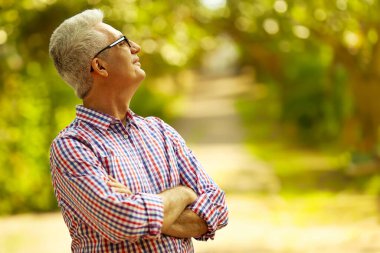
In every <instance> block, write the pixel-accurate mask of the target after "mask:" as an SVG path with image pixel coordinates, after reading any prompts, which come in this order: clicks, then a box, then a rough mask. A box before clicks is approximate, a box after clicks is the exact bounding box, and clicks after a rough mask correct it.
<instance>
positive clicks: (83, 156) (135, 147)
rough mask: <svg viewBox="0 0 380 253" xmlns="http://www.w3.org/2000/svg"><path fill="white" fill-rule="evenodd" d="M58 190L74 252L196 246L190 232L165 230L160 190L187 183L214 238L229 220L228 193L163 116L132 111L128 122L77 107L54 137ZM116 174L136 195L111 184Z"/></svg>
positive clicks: (209, 235) (196, 208)
mask: <svg viewBox="0 0 380 253" xmlns="http://www.w3.org/2000/svg"><path fill="white" fill-rule="evenodd" d="M50 163H51V174H52V181H53V186H54V192H55V195H56V198H57V201H58V204H59V206H60V208H61V211H62V214H63V218H64V220H65V223H66V225H67V227H68V228H69V231H70V235H71V238H72V245H71V249H72V251H73V252H193V251H194V249H193V245H192V242H191V239H190V238H187V239H179V238H174V237H171V236H166V235H164V234H161V227H162V221H163V203H162V199H161V198H160V197H159V196H158V195H157V194H158V193H160V192H162V191H164V190H166V189H169V188H172V187H175V186H178V185H186V186H188V187H190V188H192V189H193V190H194V191H195V192H196V193H197V195H198V198H197V200H196V201H195V202H194V203H193V204H192V205H190V206H188V208H189V209H191V210H192V211H194V212H195V213H196V214H198V215H199V216H200V217H201V218H202V219H204V220H205V221H206V223H207V226H208V232H207V233H206V234H205V235H203V236H202V237H201V238H197V239H199V240H207V239H209V238H213V237H214V234H215V231H216V230H217V229H219V228H221V227H223V226H225V225H226V224H227V219H228V217H227V215H228V211H227V207H226V204H225V197H224V193H223V191H222V190H221V189H220V188H219V187H218V186H217V185H216V184H215V183H214V182H213V181H212V179H211V178H210V177H209V176H208V175H207V174H206V172H205V171H204V169H203V168H202V166H201V165H200V163H199V162H198V161H197V159H196V158H195V157H194V156H193V154H192V152H191V151H190V150H189V148H188V147H187V146H186V145H185V142H184V140H183V139H182V137H181V136H180V135H179V134H178V133H177V132H176V131H175V130H174V129H173V128H172V127H170V126H169V125H167V124H166V123H164V122H163V121H162V120H160V119H158V118H155V117H148V118H143V117H140V116H137V115H136V114H134V113H133V112H131V111H128V113H127V125H126V127H125V126H124V125H123V124H122V123H121V121H120V120H117V119H115V118H114V117H111V116H109V115H106V114H102V113H99V112H96V111H93V110H90V109H87V108H85V107H83V106H77V114H76V118H75V120H74V121H73V122H72V123H71V124H70V125H69V126H68V127H67V128H66V129H64V130H63V131H62V132H61V133H60V134H59V135H58V136H57V138H56V139H55V140H54V141H53V143H52V146H51V154H50ZM109 176H112V177H114V178H115V179H116V180H117V181H119V182H121V183H123V184H125V185H126V186H127V187H128V188H129V189H130V190H131V191H132V192H133V194H121V193H117V192H115V191H113V190H112V188H110V187H109V186H108V185H107V181H108V180H109Z"/></svg>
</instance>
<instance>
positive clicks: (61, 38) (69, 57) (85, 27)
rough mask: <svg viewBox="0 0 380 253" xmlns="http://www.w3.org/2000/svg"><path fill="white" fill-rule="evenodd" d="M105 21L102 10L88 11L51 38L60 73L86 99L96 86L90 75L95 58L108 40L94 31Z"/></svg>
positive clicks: (56, 30)
mask: <svg viewBox="0 0 380 253" xmlns="http://www.w3.org/2000/svg"><path fill="white" fill-rule="evenodd" d="M102 21H103V12H102V11H101V10H98V9H94V10H86V11H83V12H81V13H79V14H77V15H75V16H73V17H71V18H69V19H66V20H65V21H64V22H63V23H62V24H61V25H60V26H58V28H57V29H55V31H54V32H53V34H52V35H51V38H50V44H49V53H50V56H51V58H53V61H54V65H55V67H56V69H57V71H58V73H59V74H60V75H61V77H62V79H63V80H64V81H65V82H66V83H68V84H69V85H70V86H71V87H72V88H73V89H74V90H75V93H76V95H77V96H78V97H79V98H82V99H83V98H84V97H85V96H86V94H87V93H88V92H89V91H90V89H91V86H92V83H93V78H92V76H91V74H90V69H91V60H92V57H94V55H95V54H96V52H97V51H98V50H99V45H102V44H104V41H105V40H106V39H107V38H106V35H105V34H102V33H101V32H100V31H97V30H96V29H95V28H94V27H95V25H97V24H98V23H101V22H102Z"/></svg>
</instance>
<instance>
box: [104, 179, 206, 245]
mask: <svg viewBox="0 0 380 253" xmlns="http://www.w3.org/2000/svg"><path fill="white" fill-rule="evenodd" d="M108 185H109V186H110V187H111V188H112V189H113V190H115V192H118V193H121V194H133V193H132V191H131V190H129V189H128V187H127V186H125V185H123V184H122V183H120V182H118V181H117V180H116V179H114V178H112V177H110V181H108ZM158 195H159V196H160V197H161V198H162V200H163V203H164V219H163V224H162V228H161V231H162V233H163V234H166V235H169V236H173V237H178V238H190V237H200V236H202V235H203V234H205V233H206V232H207V224H206V222H205V221H204V220H203V219H201V218H200V217H199V216H198V215H197V214H196V213H194V212H193V211H191V210H189V209H186V207H187V206H188V205H190V204H192V203H193V202H194V201H195V200H196V199H197V195H196V194H195V192H194V191H193V190H191V189H190V188H189V187H186V186H177V187H173V188H171V189H168V190H166V191H163V192H161V193H159V194H158Z"/></svg>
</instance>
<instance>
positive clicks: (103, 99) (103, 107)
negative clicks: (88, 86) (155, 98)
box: [83, 95, 131, 125]
mask: <svg viewBox="0 0 380 253" xmlns="http://www.w3.org/2000/svg"><path fill="white" fill-rule="evenodd" d="M130 100H131V99H128V98H125V99H123V98H121V97H117V98H111V97H109V96H91V95H89V96H87V97H86V98H84V99H83V106H84V107H86V108H89V109H92V110H95V111H97V112H101V113H105V114H108V115H111V116H113V117H115V118H117V119H119V120H120V121H121V122H122V123H123V125H125V124H126V115H127V112H128V110H129V102H130Z"/></svg>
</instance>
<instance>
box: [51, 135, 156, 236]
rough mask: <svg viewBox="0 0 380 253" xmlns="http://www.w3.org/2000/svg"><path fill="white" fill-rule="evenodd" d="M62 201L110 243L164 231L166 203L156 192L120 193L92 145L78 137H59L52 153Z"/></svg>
mask: <svg viewBox="0 0 380 253" xmlns="http://www.w3.org/2000/svg"><path fill="white" fill-rule="evenodd" d="M50 162H51V172H52V181H53V185H54V189H55V194H56V196H57V199H58V202H64V203H65V205H68V206H69V207H70V209H71V210H75V215H76V216H78V218H79V219H81V220H82V221H83V222H85V223H86V224H87V225H88V226H89V227H91V228H92V229H94V230H95V231H96V232H98V233H99V234H101V235H102V236H103V237H104V238H105V239H107V240H108V241H110V242H113V243H118V242H121V241H125V240H130V241H134V240H137V239H139V238H144V239H153V238H157V237H159V236H160V234H161V227H162V222H163V202H162V199H161V198H160V197H159V196H158V195H155V194H147V193H137V194H130V195H126V194H119V193H115V192H114V191H112V189H111V188H110V187H109V186H108V185H107V181H108V175H107V172H106V171H105V169H104V168H103V166H102V164H101V162H100V161H99V160H98V158H97V157H96V156H95V154H94V152H93V151H92V149H91V146H90V145H89V144H86V143H85V142H84V141H82V140H79V139H77V138H75V137H64V138H62V137H61V138H58V139H56V140H55V141H54V142H53V144H52V147H51V154H50Z"/></svg>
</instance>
